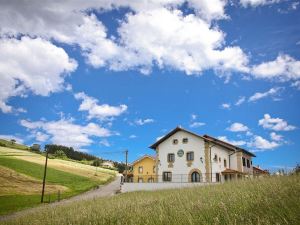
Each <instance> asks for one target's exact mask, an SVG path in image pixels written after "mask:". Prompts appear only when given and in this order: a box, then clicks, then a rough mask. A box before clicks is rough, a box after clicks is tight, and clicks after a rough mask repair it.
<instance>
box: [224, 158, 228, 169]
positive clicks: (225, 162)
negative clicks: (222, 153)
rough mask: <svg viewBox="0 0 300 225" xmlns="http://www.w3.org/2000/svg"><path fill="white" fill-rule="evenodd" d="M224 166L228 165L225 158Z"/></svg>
mask: <svg viewBox="0 0 300 225" xmlns="http://www.w3.org/2000/svg"><path fill="white" fill-rule="evenodd" d="M224 167H227V161H226V159H224Z"/></svg>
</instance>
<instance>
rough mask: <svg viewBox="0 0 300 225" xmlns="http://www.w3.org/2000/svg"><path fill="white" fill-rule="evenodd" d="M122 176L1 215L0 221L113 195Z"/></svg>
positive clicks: (118, 186) (118, 187)
mask: <svg viewBox="0 0 300 225" xmlns="http://www.w3.org/2000/svg"><path fill="white" fill-rule="evenodd" d="M121 177H122V175H120V174H118V175H117V176H116V178H115V179H114V181H112V182H111V183H109V184H106V185H103V186H100V187H99V188H97V189H94V190H90V191H87V192H84V193H82V194H79V195H76V196H74V197H71V198H68V199H64V200H61V201H60V202H53V203H50V204H46V205H39V206H36V207H34V208H29V209H24V210H22V211H18V212H15V213H12V214H9V215H4V216H0V221H8V220H11V219H14V218H16V217H19V216H23V215H26V214H29V213H32V212H35V211H37V210H40V209H42V208H46V207H55V206H58V205H65V204H69V203H72V202H76V201H83V200H89V199H95V198H100V197H106V196H113V195H115V194H116V193H117V192H119V191H120V187H121Z"/></svg>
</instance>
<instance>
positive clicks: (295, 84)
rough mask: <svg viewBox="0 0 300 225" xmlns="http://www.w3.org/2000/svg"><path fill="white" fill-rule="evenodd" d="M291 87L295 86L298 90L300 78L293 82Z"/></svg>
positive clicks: (299, 88)
mask: <svg viewBox="0 0 300 225" xmlns="http://www.w3.org/2000/svg"><path fill="white" fill-rule="evenodd" d="M291 87H294V88H296V89H297V90H300V80H297V81H295V82H294V83H292V85H291Z"/></svg>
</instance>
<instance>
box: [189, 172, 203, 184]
mask: <svg viewBox="0 0 300 225" xmlns="http://www.w3.org/2000/svg"><path fill="white" fill-rule="evenodd" d="M191 176H192V177H191V181H192V182H200V178H201V177H200V174H199V173H198V172H193V173H192V174H191Z"/></svg>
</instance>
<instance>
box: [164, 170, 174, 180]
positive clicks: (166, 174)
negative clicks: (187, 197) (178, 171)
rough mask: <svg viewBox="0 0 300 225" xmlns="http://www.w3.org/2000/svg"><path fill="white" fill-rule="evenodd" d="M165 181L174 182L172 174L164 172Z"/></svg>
mask: <svg viewBox="0 0 300 225" xmlns="http://www.w3.org/2000/svg"><path fill="white" fill-rule="evenodd" d="M163 181H172V173H171V172H163Z"/></svg>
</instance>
